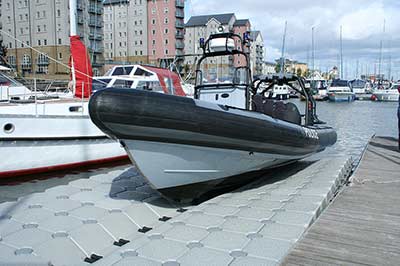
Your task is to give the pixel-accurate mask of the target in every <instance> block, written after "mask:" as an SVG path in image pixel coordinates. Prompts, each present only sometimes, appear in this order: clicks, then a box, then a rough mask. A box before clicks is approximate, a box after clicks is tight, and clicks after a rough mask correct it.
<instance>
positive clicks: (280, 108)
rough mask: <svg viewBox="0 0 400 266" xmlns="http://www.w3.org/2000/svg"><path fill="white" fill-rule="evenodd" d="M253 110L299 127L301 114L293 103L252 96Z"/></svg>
mask: <svg viewBox="0 0 400 266" xmlns="http://www.w3.org/2000/svg"><path fill="white" fill-rule="evenodd" d="M253 110H254V111H256V112H260V113H264V114H266V115H268V116H271V117H273V118H276V119H280V120H283V121H286V122H290V123H294V124H297V125H301V114H300V112H299V109H298V108H297V106H296V105H295V104H294V103H290V102H289V103H285V102H283V101H276V100H271V99H268V98H265V97H263V96H262V95H259V94H257V95H254V96H253Z"/></svg>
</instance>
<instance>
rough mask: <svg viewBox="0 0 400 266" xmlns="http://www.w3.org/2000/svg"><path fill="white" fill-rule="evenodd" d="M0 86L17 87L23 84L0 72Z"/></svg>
mask: <svg viewBox="0 0 400 266" xmlns="http://www.w3.org/2000/svg"><path fill="white" fill-rule="evenodd" d="M0 86H9V87H19V86H23V85H22V84H21V83H19V82H18V81H16V80H15V79H13V78H11V77H9V76H7V75H5V74H4V73H1V72H0Z"/></svg>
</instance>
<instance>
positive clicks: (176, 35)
mask: <svg viewBox="0 0 400 266" xmlns="http://www.w3.org/2000/svg"><path fill="white" fill-rule="evenodd" d="M175 38H176V39H184V38H185V34H183V33H182V32H177V33H176V34H175Z"/></svg>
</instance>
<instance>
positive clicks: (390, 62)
mask: <svg viewBox="0 0 400 266" xmlns="http://www.w3.org/2000/svg"><path fill="white" fill-rule="evenodd" d="M391 50H392V43H391V41H389V69H388V79H389V80H392V53H391Z"/></svg>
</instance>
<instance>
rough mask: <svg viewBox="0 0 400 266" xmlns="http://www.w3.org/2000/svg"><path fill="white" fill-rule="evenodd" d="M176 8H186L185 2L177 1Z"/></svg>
mask: <svg viewBox="0 0 400 266" xmlns="http://www.w3.org/2000/svg"><path fill="white" fill-rule="evenodd" d="M175 6H176V7H180V8H184V7H185V1H183V0H176V1H175Z"/></svg>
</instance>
